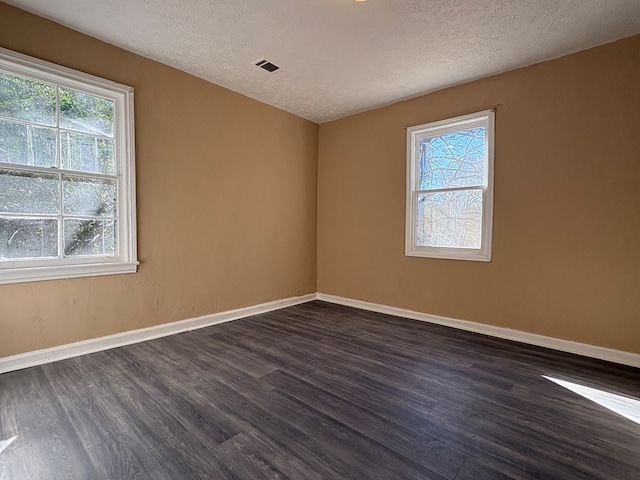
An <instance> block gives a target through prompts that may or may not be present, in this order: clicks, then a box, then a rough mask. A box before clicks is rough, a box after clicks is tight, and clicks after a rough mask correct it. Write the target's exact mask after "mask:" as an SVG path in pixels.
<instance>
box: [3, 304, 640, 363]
mask: <svg viewBox="0 0 640 480" xmlns="http://www.w3.org/2000/svg"><path fill="white" fill-rule="evenodd" d="M316 299H317V300H322V301H325V302H329V303H336V304H339V305H346V306H349V307H354V308H360V309H362V310H369V311H372V312H378V313H385V314H387V315H393V316H395V317H404V318H410V319H413V320H420V321H423V322H429V323H435V324H438V325H444V326H447V327H453V328H457V329H460V330H466V331H470V332H477V333H482V334H484V335H489V336H492V337H498V338H504V339H507V340H514V341H516V342H521V343H527V344H530V345H537V346H540V347H546V348H551V349H553V350H559V351H562V352H568V353H575V354H577V355H583V356H585V357H592V358H598V359H600V360H607V361H609V362H614V363H619V364H622V365H629V366H631V367H636V368H640V354H637V353H631V352H623V351H621V350H614V349H611V348H605V347H598V346H595V345H588V344H585V343H578V342H572V341H570V340H562V339H560V338H553V337H546V336H544V335H537V334H535V333H527V332H522V331H520V330H512V329H510V328H503V327H496V326H493V325H487V324H484V323H476V322H469V321H467V320H458V319H455V318H449V317H441V316H438V315H430V314H428V313H422V312H416V311H413V310H406V309H404V308H397V307H390V306H388V305H381V304H378V303H371V302H365V301H363V300H354V299H351V298H344V297H338V296H335V295H328V294H324V293H310V294H307V295H302V296H300V297H291V298H285V299H282V300H276V301H273V302H268V303H262V304H260V305H254V306H251V307H245V308H239V309H237V310H228V311H226V312H219V313H213V314H211V315H204V316H202V317H196V318H189V319H186V320H180V321H178V322H172V323H165V324H162V325H156V326H154V327H148V328H141V329H138V330H130V331H128V332H122V333H116V334H115V335H108V336H106V337H99V338H92V339H90V340H83V341H81V342H76V343H69V344H66V345H60V346H57V347H52V348H46V349H43V350H36V351H33V352H26V353H21V354H18V355H13V356H10V357H4V358H0V373H5V372H11V371H13V370H20V369H23V368H28V367H33V366H36V365H42V364H45V363H50V362H55V361H57V360H63V359H65V358H71V357H77V356H80V355H85V354H87V353H93V352H99V351H101V350H108V349H110V348H116V347H122V346H124V345H130V344H132V343H138V342H144V341H147V340H152V339H154V338H159V337H165V336H167V335H173V334H175V333H181V332H187V331H189V330H195V329H198V328H203V327H208V326H210V325H216V324H218V323H224V322H230V321H232V320H238V319H240V318H245V317H250V316H252V315H259V314H261V313H266V312H271V311H273V310H279V309H281V308H286V307H291V306H293V305H298V304H301V303H306V302H310V301H312V300H316Z"/></svg>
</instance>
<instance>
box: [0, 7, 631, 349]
mask: <svg viewBox="0 0 640 480" xmlns="http://www.w3.org/2000/svg"><path fill="white" fill-rule="evenodd" d="M0 46H3V47H5V48H9V49H12V50H16V51H19V52H22V53H25V54H28V55H33V56H36V57H38V58H42V59H45V60H49V61H53V62H56V63H59V64H62V65H65V66H68V67H71V68H76V69H78V70H82V71H85V72H89V73H92V74H95V75H99V76H102V77H105V78H109V79H111V80H115V81H117V82H121V83H125V84H128V85H132V86H133V87H134V88H135V89H136V105H135V107H136V143H137V175H138V178H137V182H138V222H139V223H138V237H139V244H138V247H139V257H140V261H141V265H140V269H139V272H138V273H137V274H134V275H116V276H105V277H93V278H83V279H74V280H60V281H48V282H34V283H24V284H15V285H0V357H2V356H7V355H12V354H16V353H21V352H26V351H31V350H35V349H40V348H46V347H51V346H55V345H60V344H65V343H69V342H74V341H78V340H84V339H88V338H94V337H99V336H103V335H108V334H112V333H117V332H122V331H126V330H131V329H136V328H142V327H148V326H152V325H157V324H161V323H165V322H170V321H175V320H180V319H185V318H190V317H194V316H199V315H204V314H208V313H215V312H219V311H224V310H229V309H233V308H238V307H243V306H249V305H255V304H258V303H262V302H267V301H270V300H275V299H279V298H284V297H290V296H295V295H302V294H305V293H309V292H313V291H315V290H316V264H317V268H318V272H317V273H318V275H317V277H318V285H317V290H318V291H321V292H323V293H329V294H334V295H340V296H344V297H350V298H356V299H362V300H368V301H371V302H376V303H383V304H387V305H392V306H398V307H402V308H408V309H412V310H417V311H422V312H426V313H433V314H439V315H445V316H450V317H454V318H460V319H466V320H471V321H476V322H483V323H487V324H492V325H497V326H502V327H509V328H514V329H518V330H524V331H528V332H534V333H539V334H543V335H549V336H554V337H559V338H565V339H570V340H575V341H579V342H585V343H590V344H594V345H601V346H605V347H611V348H616V349H621V350H626V351H630V352H636V353H640V318H639V317H640V248H639V247H640V242H639V241H638V240H639V239H640V134H639V133H638V131H639V130H638V128H639V127H638V125H640V88H638V85H640V37H632V38H629V39H625V40H622V41H619V42H616V43H613V44H610V45H606V46H603V47H599V48H596V49H592V50H589V51H585V52H582V53H578V54H575V55H572V56H569V57H564V58H561V59H559V60H555V61H552V62H547V63H544V64H540V65H536V66H532V67H528V68H524V69H520V70H517V71H513V72H509V73H505V74H502V75H498V76H495V77H491V78H488V79H484V80H480V81H476V82H473V83H469V84H466V85H462V86H459V87H455V88H451V89H447V90H443V91H440V92H437V93H433V94H430V95H427V96H424V97H421V98H418V99H414V100H410V101H407V102H402V103H398V104H395V105H392V106H389V107H385V108H380V109H377V110H373V111H370V112H366V113H363V114H360V115H355V116H352V117H349V118H345V119H343V120H339V121H335V122H331V123H327V124H323V125H321V126H320V129H319V133H320V141H319V143H318V127H317V125H315V124H313V123H311V122H307V121H304V120H302V119H300V118H298V117H296V116H294V115H290V114H287V113H285V112H283V111H280V110H277V109H275V108H272V107H269V106H266V105H264V104H261V103H259V102H256V101H253V100H251V99H248V98H246V97H243V96H241V95H239V94H236V93H233V92H230V91H228V90H226V89H223V88H221V87H217V86H215V85H212V84H209V83H207V82H204V81H202V80H199V79H197V78H194V77H192V76H189V75H187V74H185V73H182V72H179V71H177V70H175V69H172V68H169V67H167V66H164V65H161V64H159V63H156V62H153V61H151V60H148V59H145V58H142V57H139V56H137V55H134V54H132V53H129V52H126V51H123V50H120V49H118V48H116V47H114V46H111V45H108V44H106V43H103V42H100V41H98V40H96V39H93V38H90V37H87V36H84V35H82V34H80V33H77V32H74V31H71V30H69V29H66V28H64V27H61V26H59V25H56V24H54V23H51V22H49V21H46V20H43V19H41V18H38V17H35V16H32V15H29V14H27V13H25V12H22V11H20V10H17V9H14V8H12V7H9V6H7V5H5V4H3V3H0ZM496 104H501V106H500V107H499V108H498V112H497V116H496V130H497V137H496V191H495V212H494V245H493V260H492V262H491V263H480V262H463V261H451V260H435V259H425V258H413V257H412V258H409V257H405V256H404V195H405V190H404V189H405V184H404V182H405V177H404V172H405V131H404V127H405V126H407V125H416V124H420V123H425V122H429V121H432V120H438V119H442V118H447V117H452V116H456V115H461V114H465V113H470V112H474V111H479V110H483V109H487V108H490V107H492V106H494V105H496ZM317 183H318V185H319V188H318V190H317V192H316V184H317ZM316 193H317V200H318V201H317V212H318V218H317V224H316ZM316 225H317V232H316ZM316 241H317V245H318V258H317V263H316Z"/></svg>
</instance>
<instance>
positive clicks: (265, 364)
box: [0, 301, 640, 480]
mask: <svg viewBox="0 0 640 480" xmlns="http://www.w3.org/2000/svg"><path fill="white" fill-rule="evenodd" d="M542 375H548V376H552V377H555V378H559V379H563V380H567V381H571V382H575V383H579V384H583V385H588V386H592V387H595V388H598V389H601V390H604V391H608V392H617V393H620V394H622V395H626V396H630V397H633V398H640V370H637V369H633V368H627V367H623V366H617V365H613V364H610V363H607V362H602V361H597V360H592V359H587V358H582V357H577V356H573V355H569V354H563V353H559V352H553V351H550V350H545V349H542V348H536V347H531V346H526V345H522V344H518V343H514V342H509V341H505V340H499V339H494V338H490V337H485V336H482V335H477V334H473V333H467V332H461V331H457V330H453V329H448V328H445V327H440V326H436V325H430V324H426V323H421V322H416V321H412V320H406V319H400V318H395V317H390V316H386V315H381V314H376V313H371V312H365V311H361V310H357V309H352V308H347V307H342V306H337V305H332V304H328V303H323V302H318V301H316V302H311V303H307V304H303V305H299V306H295V307H291V308H287V309H283V310H280V311H277V312H271V313H267V314H263V315H259V316H255V317H251V318H247V319H243V320H238V321H235V322H230V323H226V324H222V325H216V326H213V327H209V328H206V329H201V330H196V331H193V332H189V333H184V334H180V335H174V336H171V337H165V338H161V339H157V340H153V341H149V342H145V343H139V344H135V345H130V346H127V347H122V348H118V349H113V350H108V351H104V352H100V353H95V354H91V355H86V356H83V357H77V358H72V359H69V360H64V361H60V362H56V363H51V364H48V365H44V366H42V367H34V368H30V369H26V370H22V371H17V372H12V373H7V374H4V375H0V441H1V440H5V439H8V438H10V437H13V436H15V435H17V439H16V440H15V441H14V442H13V443H12V444H11V445H10V446H9V447H8V448H7V449H6V450H5V451H4V452H2V453H0V479H18V480H20V479H29V480H33V479H65V480H66V479H133V478H135V479H152V480H161V479H291V480H307V479H310V480H314V479H317V480H320V479H322V480H324V479H352V480H356V479H357V480H361V479H362V480H369V479H393V480H402V479H434V480H435V479H449V480H453V479H456V480H465V479H473V480H482V479H492V480H493V479H523V480H524V479H562V480H572V479H615V480H625V479H640V425H638V424H636V423H634V422H633V421H631V420H628V419H626V418H624V417H621V416H619V415H617V414H615V413H613V412H611V411H609V410H607V409H606V408H604V407H602V406H600V405H598V404H596V403H593V402H591V401H590V400H588V399H585V398H583V397H581V396H579V395H577V394H575V393H573V392H571V391H569V390H567V389H565V388H563V387H561V386H559V385H557V384H555V383H553V382H551V381H549V380H547V379H545V378H543V376H542Z"/></svg>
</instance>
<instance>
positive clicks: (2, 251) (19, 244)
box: [0, 217, 58, 258]
mask: <svg viewBox="0 0 640 480" xmlns="http://www.w3.org/2000/svg"><path fill="white" fill-rule="evenodd" d="M57 255H58V220H54V219H46V220H45V219H42V220H39V219H24V218H3V217H0V258H3V257H4V258H34V257H35V258H38V257H56V256H57Z"/></svg>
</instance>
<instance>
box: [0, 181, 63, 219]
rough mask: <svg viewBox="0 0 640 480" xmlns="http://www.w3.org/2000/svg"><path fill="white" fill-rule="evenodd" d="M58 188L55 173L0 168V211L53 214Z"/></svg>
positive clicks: (55, 212)
mask: <svg viewBox="0 0 640 480" xmlns="http://www.w3.org/2000/svg"><path fill="white" fill-rule="evenodd" d="M59 188H60V184H59V182H58V176H57V175H46V174H42V173H25V172H14V171H12V170H0V212H8V213H35V214H52V215H55V214H57V213H58V205H59V203H60V193H59V192H60V191H59Z"/></svg>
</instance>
